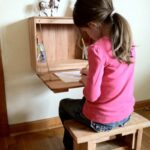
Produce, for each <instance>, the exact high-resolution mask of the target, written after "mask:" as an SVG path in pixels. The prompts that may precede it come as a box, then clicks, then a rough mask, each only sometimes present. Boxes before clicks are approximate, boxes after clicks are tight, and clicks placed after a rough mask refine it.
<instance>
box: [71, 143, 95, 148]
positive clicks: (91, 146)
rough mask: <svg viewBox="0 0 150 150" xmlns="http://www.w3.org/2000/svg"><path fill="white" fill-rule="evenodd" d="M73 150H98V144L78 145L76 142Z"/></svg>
mask: <svg viewBox="0 0 150 150" xmlns="http://www.w3.org/2000/svg"><path fill="white" fill-rule="evenodd" d="M73 150H96V143H92V142H87V143H81V144H77V143H76V141H74V142H73Z"/></svg>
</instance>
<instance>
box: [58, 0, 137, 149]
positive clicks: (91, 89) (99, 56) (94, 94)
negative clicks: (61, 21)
mask: <svg viewBox="0 0 150 150" xmlns="http://www.w3.org/2000/svg"><path fill="white" fill-rule="evenodd" d="M73 19H74V23H75V25H76V26H77V27H78V28H79V29H80V31H81V34H82V33H83V32H85V33H86V34H87V35H88V36H89V38H91V39H92V40H91V41H93V42H92V43H91V45H90V46H89V48H88V61H89V69H88V70H87V69H82V70H81V74H82V80H81V81H82V82H83V84H84V85H85V87H84V89H83V95H84V98H83V99H80V100H73V99H63V100H61V102H60V106H59V116H60V118H61V120H62V123H63V122H64V121H65V120H68V119H76V120H78V121H80V122H82V123H84V124H85V125H87V126H88V127H90V128H92V129H93V130H94V131H96V132H99V131H108V130H111V129H113V128H115V127H120V126H123V125H124V124H125V123H126V122H127V121H128V120H129V118H130V115H131V113H132V112H133V109H134V95H133V92H134V89H133V85H134V84H133V80H134V76H133V74H134V57H135V56H134V49H135V48H134V46H133V45H132V37H131V31H130V27H129V24H128V22H127V21H126V20H125V18H124V17H122V16H121V15H120V14H119V13H116V12H115V11H114V7H113V3H112V0H77V1H76V3H75V6H74V10H73ZM63 142H64V145H65V147H66V149H68V150H72V149H73V143H72V139H71V136H70V135H69V133H68V132H67V130H65V133H64V139H63Z"/></svg>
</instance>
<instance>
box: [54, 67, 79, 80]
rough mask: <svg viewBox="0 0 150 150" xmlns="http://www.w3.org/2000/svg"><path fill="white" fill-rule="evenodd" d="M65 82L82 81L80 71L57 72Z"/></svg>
mask: <svg viewBox="0 0 150 150" xmlns="http://www.w3.org/2000/svg"><path fill="white" fill-rule="evenodd" d="M55 75H56V76H57V77H59V78H60V79H61V80H62V81H63V82H78V81H79V80H80V79H81V74H80V70H73V71H62V72H55Z"/></svg>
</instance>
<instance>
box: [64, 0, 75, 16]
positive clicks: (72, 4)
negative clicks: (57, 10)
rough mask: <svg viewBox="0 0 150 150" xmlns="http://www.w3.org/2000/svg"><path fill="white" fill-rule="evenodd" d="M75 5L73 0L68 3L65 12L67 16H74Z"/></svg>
mask: <svg viewBox="0 0 150 150" xmlns="http://www.w3.org/2000/svg"><path fill="white" fill-rule="evenodd" d="M73 7H74V2H73V1H69V2H68V5H67V9H66V12H65V16H72V10H73Z"/></svg>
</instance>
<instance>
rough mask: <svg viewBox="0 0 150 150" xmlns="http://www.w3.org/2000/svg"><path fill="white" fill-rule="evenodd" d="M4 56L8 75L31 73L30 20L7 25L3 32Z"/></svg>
mask: <svg viewBox="0 0 150 150" xmlns="http://www.w3.org/2000/svg"><path fill="white" fill-rule="evenodd" d="M3 57H4V59H3V60H4V68H5V72H6V77H7V78H8V79H9V77H10V74H11V76H12V75H13V76H14V77H16V78H18V77H17V75H18V74H26V73H31V71H32V70H31V67H30V66H31V65H30V51H29V34H28V22H27V19H26V20H21V21H19V22H16V23H14V24H10V25H8V26H5V28H4V32H3Z"/></svg>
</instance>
